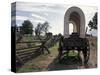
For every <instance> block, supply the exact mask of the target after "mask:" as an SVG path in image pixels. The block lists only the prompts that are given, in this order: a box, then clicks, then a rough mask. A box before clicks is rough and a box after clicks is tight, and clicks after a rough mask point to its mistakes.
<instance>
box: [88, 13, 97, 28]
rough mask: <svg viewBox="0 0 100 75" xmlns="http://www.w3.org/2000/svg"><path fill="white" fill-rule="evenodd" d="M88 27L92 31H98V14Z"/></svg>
mask: <svg viewBox="0 0 100 75" xmlns="http://www.w3.org/2000/svg"><path fill="white" fill-rule="evenodd" d="M88 26H89V27H90V30H91V29H97V12H96V13H95V15H94V16H93V18H92V20H90V22H89V24H88Z"/></svg>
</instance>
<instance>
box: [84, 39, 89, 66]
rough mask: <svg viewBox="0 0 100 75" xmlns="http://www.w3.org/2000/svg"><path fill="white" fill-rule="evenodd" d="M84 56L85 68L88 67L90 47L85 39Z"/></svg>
mask: <svg viewBox="0 0 100 75" xmlns="http://www.w3.org/2000/svg"><path fill="white" fill-rule="evenodd" d="M83 54H84V59H85V60H84V66H85V67H86V68H87V67H88V60H89V57H90V45H89V40H88V39H85V51H83Z"/></svg>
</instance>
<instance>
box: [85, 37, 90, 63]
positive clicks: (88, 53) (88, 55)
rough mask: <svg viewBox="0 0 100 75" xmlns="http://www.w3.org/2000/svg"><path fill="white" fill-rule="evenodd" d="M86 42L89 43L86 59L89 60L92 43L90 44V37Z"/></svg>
mask: <svg viewBox="0 0 100 75" xmlns="http://www.w3.org/2000/svg"><path fill="white" fill-rule="evenodd" d="M86 43H87V58H86V61H87V62H88V60H89V57H90V44H89V40H88V39H87V40H86Z"/></svg>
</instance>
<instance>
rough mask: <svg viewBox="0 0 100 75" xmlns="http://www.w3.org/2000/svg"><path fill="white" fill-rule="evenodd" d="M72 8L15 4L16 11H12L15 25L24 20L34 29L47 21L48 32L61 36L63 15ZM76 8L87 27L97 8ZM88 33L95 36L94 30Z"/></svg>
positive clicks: (57, 5)
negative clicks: (79, 10) (80, 11)
mask: <svg viewBox="0 0 100 75" xmlns="http://www.w3.org/2000/svg"><path fill="white" fill-rule="evenodd" d="M72 6H73V5H62V4H43V3H28V2H17V3H16V9H14V10H16V25H18V26H21V25H22V23H23V21H24V20H30V21H31V22H32V24H33V25H34V27H36V26H37V24H38V23H44V22H45V21H47V22H48V23H49V25H50V29H49V31H50V32H52V33H53V34H59V33H61V34H63V32H64V15H65V12H66V11H67V9H68V8H70V7H72ZM74 6H75V5H74ZM76 6H77V7H79V8H81V9H82V11H83V13H84V14H85V19H86V25H85V26H86V27H87V25H88V23H89V21H90V20H91V19H92V17H93V16H94V14H95V12H97V7H94V6H80V5H76ZM14 10H13V11H14ZM13 17H14V16H13ZM12 20H13V18H12ZM71 30H72V28H70V31H71ZM88 33H92V34H93V35H95V36H96V35H97V31H96V30H92V31H91V32H89V31H88Z"/></svg>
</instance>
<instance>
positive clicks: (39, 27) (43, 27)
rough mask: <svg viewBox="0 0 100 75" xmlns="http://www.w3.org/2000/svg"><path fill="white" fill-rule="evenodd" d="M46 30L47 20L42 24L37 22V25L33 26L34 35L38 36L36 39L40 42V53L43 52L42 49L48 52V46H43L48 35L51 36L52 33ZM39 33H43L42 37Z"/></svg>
mask: <svg viewBox="0 0 100 75" xmlns="http://www.w3.org/2000/svg"><path fill="white" fill-rule="evenodd" d="M48 30H49V23H48V22H45V23H43V24H41V23H38V25H37V26H36V28H35V35H36V36H37V37H38V39H39V40H40V42H41V46H40V49H41V51H42V53H44V50H46V51H47V52H48V53H50V51H49V50H48V48H47V47H46V46H45V44H46V42H47V41H48V39H49V38H48V37H49V36H52V33H48ZM41 35H44V37H43V38H41Z"/></svg>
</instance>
